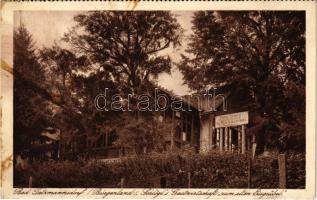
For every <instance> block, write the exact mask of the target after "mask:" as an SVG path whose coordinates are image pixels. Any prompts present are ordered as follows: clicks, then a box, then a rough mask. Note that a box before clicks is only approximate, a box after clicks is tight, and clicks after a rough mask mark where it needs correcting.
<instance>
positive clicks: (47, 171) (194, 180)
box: [14, 152, 305, 188]
mask: <svg viewBox="0 0 317 200" xmlns="http://www.w3.org/2000/svg"><path fill="white" fill-rule="evenodd" d="M188 173H190V174H191V187H192V188H246V187H247V186H248V155H241V154H236V153H233V154H232V153H230V154H226V153H223V154H219V153H215V152H213V153H211V154H208V155H201V154H194V155H187V156H186V157H185V156H183V155H181V154H178V153H173V154H157V155H147V156H139V157H129V158H122V159H121V160H120V161H119V162H113V163H106V162H102V161H98V160H78V161H67V160H65V161H45V162H41V163H33V164H31V165H30V167H29V168H28V169H24V170H22V169H15V174H14V175H15V177H14V185H15V187H27V186H28V183H27V180H28V177H29V176H30V175H32V177H33V187H51V188H54V187H62V188H75V187H76V188H82V187H100V188H118V187H120V179H121V178H124V179H125V185H124V187H138V188H144V187H157V185H155V184H154V182H155V181H158V179H159V178H160V177H164V178H165V179H166V180H167V181H166V187H169V188H185V187H188ZM251 174H252V176H251V177H252V178H251V182H252V185H251V186H252V188H277V187H278V164H277V159H276V157H262V158H261V157H260V158H257V159H256V160H255V161H254V162H253V167H252V170H251ZM287 175H288V176H287V181H288V182H287V186H288V187H289V188H304V187H305V156H303V154H300V155H291V156H288V157H287Z"/></svg>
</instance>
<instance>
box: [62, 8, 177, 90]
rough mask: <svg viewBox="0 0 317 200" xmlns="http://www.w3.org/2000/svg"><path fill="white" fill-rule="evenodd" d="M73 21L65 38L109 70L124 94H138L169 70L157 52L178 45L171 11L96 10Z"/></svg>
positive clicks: (165, 58) (91, 59)
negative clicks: (75, 23) (146, 85)
mask: <svg viewBox="0 0 317 200" xmlns="http://www.w3.org/2000/svg"><path fill="white" fill-rule="evenodd" d="M75 21H76V22H77V26H75V27H74V28H73V29H72V31H70V32H69V33H67V34H66V35H65V38H64V39H65V41H67V42H69V43H70V44H71V47H72V48H73V49H74V50H75V52H77V53H79V54H84V55H87V57H88V58H89V60H90V61H91V62H92V63H93V64H94V65H96V66H97V67H98V68H99V69H102V70H104V71H107V72H109V73H110V74H111V77H112V78H113V79H114V80H115V81H116V82H117V84H118V85H119V86H120V90H121V91H122V92H123V94H125V95H127V94H128V93H130V94H140V93H141V91H142V86H144V85H145V84H146V83H148V80H149V79H150V78H151V77H152V78H157V76H158V75H159V74H160V73H163V72H170V69H171V60H170V58H169V56H167V55H162V53H160V52H162V51H163V50H164V49H167V48H169V47H170V46H171V45H173V46H174V47H176V46H177V45H179V44H180V38H181V33H182V29H181V27H180V25H179V24H178V23H177V20H176V18H175V16H173V15H172V14H171V13H170V12H163V11H162V12H159V11H155V12H121V11H120V12H112V11H96V12H89V13H86V14H80V15H78V16H76V17H75Z"/></svg>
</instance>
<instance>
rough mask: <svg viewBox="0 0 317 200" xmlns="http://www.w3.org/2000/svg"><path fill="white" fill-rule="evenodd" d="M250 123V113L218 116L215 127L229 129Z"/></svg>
mask: <svg viewBox="0 0 317 200" xmlns="http://www.w3.org/2000/svg"><path fill="white" fill-rule="evenodd" d="M248 122H249V113H248V111H246V112H239V113H232V114H227V115H219V116H216V118H215V127H216V128H222V127H229V126H241V125H244V124H248Z"/></svg>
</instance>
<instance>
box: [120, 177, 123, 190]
mask: <svg viewBox="0 0 317 200" xmlns="http://www.w3.org/2000/svg"><path fill="white" fill-rule="evenodd" d="M120 187H121V188H124V178H121V179H120Z"/></svg>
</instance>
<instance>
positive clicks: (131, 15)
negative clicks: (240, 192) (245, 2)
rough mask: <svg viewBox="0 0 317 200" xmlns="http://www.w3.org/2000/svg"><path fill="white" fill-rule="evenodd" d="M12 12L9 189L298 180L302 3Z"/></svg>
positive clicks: (302, 148) (293, 184)
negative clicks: (260, 7) (292, 5)
mask: <svg viewBox="0 0 317 200" xmlns="http://www.w3.org/2000/svg"><path fill="white" fill-rule="evenodd" d="M13 17H14V19H13V68H10V66H9V64H8V63H5V61H3V60H1V62H2V63H1V65H2V71H4V72H3V73H5V74H11V75H13V86H12V87H13V187H14V188H187V189H195V188H196V189H199V188H220V189H221V188H226V189H239V188H241V189H242V188H246V189H248V188H250V189H305V188H307V185H306V178H307V177H306V116H307V115H306V102H307V101H306V44H307V43H306V11H305V10H302V11H300V10H280V11H277V10H244V11H233V10H232V11H224V10H207V11H206V10H193V11H190V10H188V11H180V10H162V11H145V10H144V11H139V10H137V11H123V10H122V11H116V10H90V11H78V10H74V11H53V10H47V11H45V10H34V11H31V10H20V11H19V10H16V11H14V15H13ZM312 150H313V149H312Z"/></svg>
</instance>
